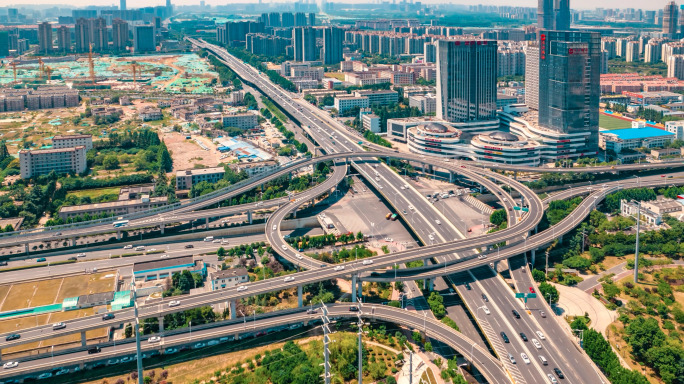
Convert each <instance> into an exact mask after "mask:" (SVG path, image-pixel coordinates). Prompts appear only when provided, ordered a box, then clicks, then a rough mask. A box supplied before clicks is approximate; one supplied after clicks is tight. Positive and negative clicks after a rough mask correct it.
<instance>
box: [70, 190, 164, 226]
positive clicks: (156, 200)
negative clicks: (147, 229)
mask: <svg viewBox="0 0 684 384" xmlns="http://www.w3.org/2000/svg"><path fill="white" fill-rule="evenodd" d="M167 203H168V198H167V197H166V196H159V197H150V196H149V195H141V197H140V198H139V199H129V200H118V201H110V202H106V203H94V204H81V205H70V206H66V207H62V208H60V209H59V218H60V219H62V220H68V219H70V218H73V217H82V216H85V215H90V216H91V217H95V216H99V215H101V214H105V215H107V216H121V215H127V214H130V213H135V212H141V211H146V210H148V209H152V208H156V207H160V206H162V205H166V204H167Z"/></svg>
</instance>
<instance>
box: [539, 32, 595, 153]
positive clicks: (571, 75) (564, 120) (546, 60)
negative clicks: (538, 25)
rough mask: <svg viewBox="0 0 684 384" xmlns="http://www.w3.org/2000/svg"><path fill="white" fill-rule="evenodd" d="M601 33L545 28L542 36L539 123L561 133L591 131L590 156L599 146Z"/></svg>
mask: <svg viewBox="0 0 684 384" xmlns="http://www.w3.org/2000/svg"><path fill="white" fill-rule="evenodd" d="M600 66H601V34H600V33H597V32H574V31H545V30H542V31H541V33H540V37H539V66H538V71H539V72H538V73H539V83H538V87H539V92H538V95H539V96H538V100H537V103H538V108H539V125H540V126H542V127H544V128H547V129H551V130H554V131H557V132H561V133H567V134H572V133H583V134H586V133H587V132H589V133H590V135H589V136H588V139H587V142H586V147H585V148H578V151H579V152H581V153H583V154H585V155H588V154H592V153H596V150H597V148H598V124H599V122H598V119H599V110H598V107H599V97H600V95H601V87H600V69H601V68H600Z"/></svg>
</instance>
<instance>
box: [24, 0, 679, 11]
mask: <svg viewBox="0 0 684 384" xmlns="http://www.w3.org/2000/svg"><path fill="white" fill-rule="evenodd" d="M253 1H254V2H257V0H253ZM262 1H263V2H264V3H268V2H269V0H262ZM291 1H292V0H282V1H277V2H291ZM368 1H370V0H344V2H368ZM172 2H173V4H179V5H190V4H199V0H172ZM205 2H206V3H207V4H212V5H219V4H229V3H235V2H237V3H244V2H247V1H246V0H206V1H205ZM423 2H424V3H436V2H440V3H445V2H447V3H449V2H451V3H454V4H490V5H512V4H515V5H520V6H527V7H536V6H537V0H446V1H444V0H423ZM667 2H669V0H650V1H646V0H600V1H597V0H571V1H570V6H571V7H572V8H577V9H592V8H595V7H596V6H600V7H603V8H643V9H656V8H663V7H664V6H665V3H667ZM11 3H12V5H21V4H51V5H64V4H68V5H73V6H86V5H101V6H106V5H118V4H119V1H118V0H116V1H112V0H69V1H65V0H12V1H11ZM163 4H165V1H164V0H128V7H129V8H134V7H142V6H150V5H163Z"/></svg>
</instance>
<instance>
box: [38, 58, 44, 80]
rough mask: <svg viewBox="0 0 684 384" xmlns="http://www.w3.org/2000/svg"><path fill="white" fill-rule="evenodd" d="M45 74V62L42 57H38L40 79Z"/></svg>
mask: <svg viewBox="0 0 684 384" xmlns="http://www.w3.org/2000/svg"><path fill="white" fill-rule="evenodd" d="M44 74H45V63H44V62H43V59H42V58H40V57H39V58H38V76H39V77H40V79H42V78H43V75H44Z"/></svg>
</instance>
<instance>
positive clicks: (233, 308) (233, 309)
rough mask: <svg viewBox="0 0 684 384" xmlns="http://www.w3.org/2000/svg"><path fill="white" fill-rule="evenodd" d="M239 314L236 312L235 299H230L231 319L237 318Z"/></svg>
mask: <svg viewBox="0 0 684 384" xmlns="http://www.w3.org/2000/svg"><path fill="white" fill-rule="evenodd" d="M235 318H237V314H236V313H235V300H231V301H230V319H231V320H235Z"/></svg>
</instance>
